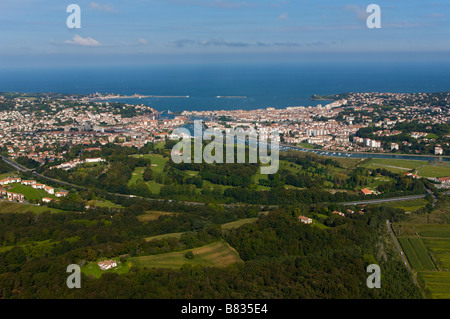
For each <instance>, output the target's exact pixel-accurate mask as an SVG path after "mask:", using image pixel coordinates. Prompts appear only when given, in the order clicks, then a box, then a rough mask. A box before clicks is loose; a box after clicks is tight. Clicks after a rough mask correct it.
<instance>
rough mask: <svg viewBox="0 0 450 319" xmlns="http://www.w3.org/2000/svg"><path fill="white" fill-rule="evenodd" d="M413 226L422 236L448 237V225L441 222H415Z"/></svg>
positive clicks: (449, 226) (449, 232)
mask: <svg viewBox="0 0 450 319" xmlns="http://www.w3.org/2000/svg"><path fill="white" fill-rule="evenodd" d="M414 228H415V229H416V231H417V232H418V233H419V235H420V236H422V237H443V238H450V225H445V224H443V225H441V224H416V225H414Z"/></svg>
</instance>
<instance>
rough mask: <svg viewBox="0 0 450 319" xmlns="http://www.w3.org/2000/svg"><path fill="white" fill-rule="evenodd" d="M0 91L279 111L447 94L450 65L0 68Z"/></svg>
mask: <svg viewBox="0 0 450 319" xmlns="http://www.w3.org/2000/svg"><path fill="white" fill-rule="evenodd" d="M0 91H3V92H27V93H30V92H58V93H77V94H90V93H95V92H101V93H117V94H123V95H133V94H135V93H137V94H141V95H153V96H189V98H186V97H182V98H180V97H177V98H173V97H172V98H170V97H169V98H167V97H163V98H161V97H152V98H142V99H123V100H120V101H122V102H127V103H132V104H135V103H136V104H140V103H143V104H146V105H149V106H152V107H154V108H155V109H157V110H159V111H167V110H170V111H172V112H177V111H182V110H197V111H200V110H231V109H247V110H250V109H258V108H267V107H275V108H285V107H287V106H316V105H317V104H326V103H328V101H311V100H310V99H309V98H310V97H311V96H312V95H313V94H319V95H328V94H337V93H345V92H394V93H395V92H397V93H412V92H442V91H450V63H438V62H426V63H425V62H424V63H412V62H404V63H388V62H383V63H362V62H358V63H348V62H346V63H344V62H341V63H331V62H328V63H298V64H287V63H280V64H273V63H272V64H222V65H213V64H203V65H202V64H189V65H181V64H177V65H158V66H142V67H138V66H110V67H104V66H102V67H80V68H73V67H64V68H61V67H60V68H3V69H0ZM217 96H222V97H224V98H218V97H217ZM228 97H233V98H228Z"/></svg>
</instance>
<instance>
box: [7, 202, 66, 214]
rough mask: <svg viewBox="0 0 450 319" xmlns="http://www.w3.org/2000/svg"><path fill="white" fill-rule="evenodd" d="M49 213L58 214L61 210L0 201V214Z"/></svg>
mask: <svg viewBox="0 0 450 319" xmlns="http://www.w3.org/2000/svg"><path fill="white" fill-rule="evenodd" d="M46 211H50V212H51V213H60V212H62V210H59V209H55V208H49V207H45V206H35V205H26V204H19V203H13V202H7V201H0V214H2V213H26V212H32V213H35V214H41V213H43V212H46Z"/></svg>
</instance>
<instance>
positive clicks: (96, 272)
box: [81, 260, 130, 278]
mask: <svg viewBox="0 0 450 319" xmlns="http://www.w3.org/2000/svg"><path fill="white" fill-rule="evenodd" d="M99 261H100V260H97V261H95V262H89V263H87V264H86V265H85V266H83V267H81V272H83V273H84V274H85V275H86V276H92V277H94V278H100V277H101V276H102V275H103V274H104V273H106V272H108V273H116V274H119V275H120V274H126V273H128V272H129V271H130V268H129V267H128V265H124V264H121V263H119V262H118V264H117V267H115V268H112V269H108V270H101V269H100V267H99V266H98V262H99ZM117 261H118V260H117Z"/></svg>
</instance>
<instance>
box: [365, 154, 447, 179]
mask: <svg viewBox="0 0 450 319" xmlns="http://www.w3.org/2000/svg"><path fill="white" fill-rule="evenodd" d="M362 166H363V167H367V168H373V169H376V168H384V169H386V170H388V171H391V172H393V173H407V172H408V171H410V170H412V169H416V170H417V174H418V175H419V176H421V177H446V176H450V165H447V166H445V165H444V163H441V164H438V165H437V164H435V163H432V164H429V163H428V162H425V161H417V160H398V159H386V158H376V159H371V160H370V161H368V162H366V163H364V164H363V165H362Z"/></svg>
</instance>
